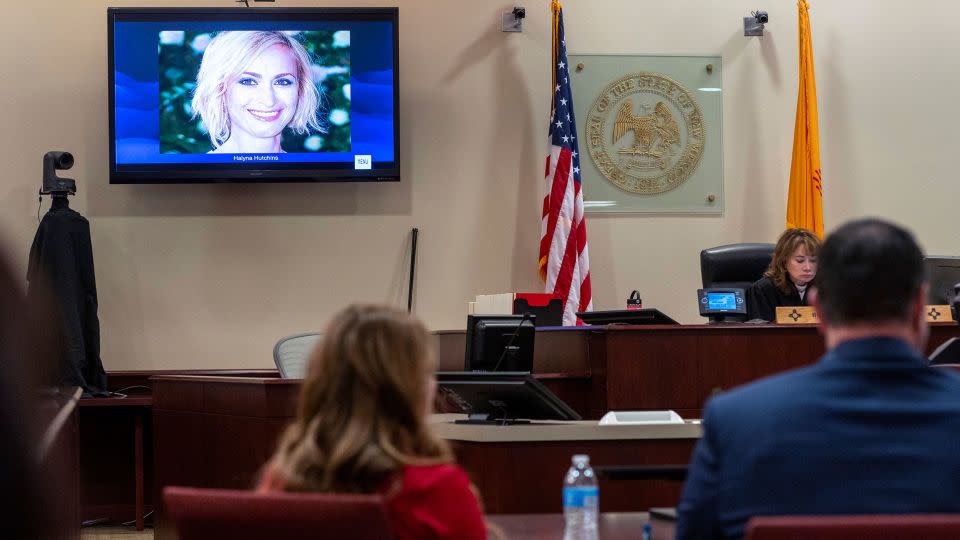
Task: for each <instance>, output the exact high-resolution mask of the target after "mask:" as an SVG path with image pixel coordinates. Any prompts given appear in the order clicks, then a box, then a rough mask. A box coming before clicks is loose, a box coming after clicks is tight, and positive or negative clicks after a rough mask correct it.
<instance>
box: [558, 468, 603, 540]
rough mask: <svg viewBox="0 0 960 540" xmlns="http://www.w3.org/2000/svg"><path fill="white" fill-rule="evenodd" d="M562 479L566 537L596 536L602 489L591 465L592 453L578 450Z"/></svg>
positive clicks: (588, 538)
mask: <svg viewBox="0 0 960 540" xmlns="http://www.w3.org/2000/svg"><path fill="white" fill-rule="evenodd" d="M572 461H573V463H572V464H571V465H570V469H569V470H567V476H566V478H565V479H564V481H563V517H564V519H565V520H566V522H567V525H566V528H565V529H564V533H563V540H597V515H598V513H599V511H600V490H599V488H597V477H596V476H595V475H594V474H593V469H592V468H591V467H590V456H588V455H585V454H577V455H575V456H573V460H572Z"/></svg>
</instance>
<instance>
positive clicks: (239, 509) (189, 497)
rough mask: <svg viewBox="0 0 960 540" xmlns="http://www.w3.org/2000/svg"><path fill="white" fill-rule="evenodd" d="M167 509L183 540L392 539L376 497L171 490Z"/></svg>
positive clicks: (167, 490) (165, 501) (167, 491)
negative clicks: (228, 539)
mask: <svg viewBox="0 0 960 540" xmlns="http://www.w3.org/2000/svg"><path fill="white" fill-rule="evenodd" d="M163 506H164V509H165V511H166V512H167V513H168V515H169V516H170V520H171V521H172V523H173V525H174V527H175V528H176V530H177V534H178V535H179V538H180V540H210V539H211V538H230V539H231V540H248V539H249V540H254V539H256V540H262V539H264V538H277V539H284V540H299V539H304V540H306V539H310V540H317V539H322V538H331V539H333V538H338V539H339V538H349V539H350V540H390V538H392V534H391V532H390V526H389V524H388V523H387V515H386V513H385V510H384V507H383V501H382V499H381V498H380V497H378V496H376V495H346V494H344V495H340V494H330V493H256V492H253V491H235V490H227V489H200V488H185V487H167V488H165V489H164V490H163Z"/></svg>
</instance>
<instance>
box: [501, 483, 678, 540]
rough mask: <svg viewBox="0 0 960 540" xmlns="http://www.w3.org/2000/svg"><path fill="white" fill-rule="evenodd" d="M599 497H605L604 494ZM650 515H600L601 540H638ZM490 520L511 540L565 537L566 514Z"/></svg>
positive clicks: (659, 539) (662, 537)
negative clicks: (564, 517)
mask: <svg viewBox="0 0 960 540" xmlns="http://www.w3.org/2000/svg"><path fill="white" fill-rule="evenodd" d="M600 497H601V498H602V497H603V493H602V492H601V495H600ZM648 520H649V516H648V514H647V513H646V512H626V513H601V514H600V520H599V523H598V524H599V539H600V540H621V539H623V540H628V539H629V540H637V539H639V538H641V537H642V534H643V526H644V525H646V524H647V521H648ZM487 521H488V522H489V523H491V524H492V525H493V526H494V527H496V528H498V529H500V530H501V531H502V532H503V533H504V536H505V537H506V538H508V539H509V540H544V539H546V538H550V539H559V538H563V527H564V521H563V514H512V515H490V516H487ZM653 540H673V536H672V535H669V536H668V535H667V534H662V535H660V536H654V537H653Z"/></svg>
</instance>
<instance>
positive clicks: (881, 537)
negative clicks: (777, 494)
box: [746, 514, 960, 540]
mask: <svg viewBox="0 0 960 540" xmlns="http://www.w3.org/2000/svg"><path fill="white" fill-rule="evenodd" d="M919 538H922V539H923V540H956V539H958V538H960V514H902V515H893V514H886V515H875V516H866V515H858V516H758V517H755V518H751V519H750V521H749V523H747V534H746V540H859V539H870V540H913V539H919Z"/></svg>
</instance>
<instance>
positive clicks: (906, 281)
mask: <svg viewBox="0 0 960 540" xmlns="http://www.w3.org/2000/svg"><path fill="white" fill-rule="evenodd" d="M925 280H926V277H925V275H924V266H923V251H922V250H921V249H920V246H919V245H917V242H916V240H915V239H914V238H913V235H912V234H910V232H909V231H907V230H906V229H904V228H902V227H899V226H897V225H894V224H893V223H889V222H886V221H883V220H879V219H873V218H868V219H858V220H855V221H851V222H849V223H846V224H844V225H842V226H841V227H840V228H838V229H837V230H835V231H834V232H833V233H832V234H830V235H829V236H828V237H827V240H826V242H824V244H823V248H822V249H821V250H820V257H819V264H818V266H817V277H816V284H817V290H818V297H819V299H820V305H821V307H822V309H823V315H824V317H825V318H826V323H827V324H829V325H837V324H849V323H857V322H882V321H906V320H908V319H909V318H910V305H911V302H912V301H913V300H914V299H915V298H916V295H917V293H918V292H919V291H920V288H921V287H922V286H923V283H924V281H925Z"/></svg>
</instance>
